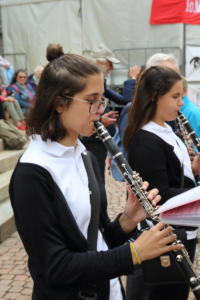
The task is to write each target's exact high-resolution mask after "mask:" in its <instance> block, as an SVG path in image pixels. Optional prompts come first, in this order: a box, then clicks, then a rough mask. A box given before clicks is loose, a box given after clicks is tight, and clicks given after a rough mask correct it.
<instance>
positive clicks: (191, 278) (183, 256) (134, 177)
mask: <svg viewBox="0 0 200 300" xmlns="http://www.w3.org/2000/svg"><path fill="white" fill-rule="evenodd" d="M94 126H95V128H96V132H97V135H98V137H99V139H100V140H101V141H102V142H103V143H104V144H105V146H106V148H107V150H108V151H109V153H110V155H111V156H112V158H113V159H114V161H115V162H116V165H117V167H118V168H119V170H120V171H121V173H122V176H123V178H124V180H125V182H126V183H127V185H128V186H129V188H130V189H131V190H132V191H133V192H134V193H135V195H137V198H138V200H139V202H140V203H141V205H142V206H143V208H144V210H145V211H146V213H147V215H148V216H149V217H150V219H152V221H153V222H154V223H158V222H160V220H159V217H158V216H157V215H155V212H156V208H155V207H154V206H153V205H152V204H151V202H150V201H149V200H148V193H147V192H146V191H144V190H143V189H142V183H143V180H142V178H141V177H140V176H139V174H138V173H136V172H135V171H133V170H132V169H131V167H130V165H129V164H128V162H127V160H126V159H125V157H124V155H123V154H122V153H121V152H120V151H119V148H118V147H117V145H116V144H115V143H114V141H113V139H112V137H111V136H110V134H109V133H108V131H107V129H106V128H105V127H104V126H103V124H102V123H101V122H99V121H95V122H94ZM166 226H168V225H166ZM180 243H181V241H179V240H175V241H174V244H180ZM181 244H182V243H181ZM171 254H172V257H173V258H174V260H175V262H176V263H177V264H178V266H180V268H181V270H182V272H183V274H184V276H185V279H186V281H187V282H188V284H189V285H190V287H191V289H192V291H193V293H194V295H195V297H196V299H197V300H200V278H199V277H198V276H197V274H196V272H195V270H194V269H193V265H192V262H191V260H190V258H189V255H188V252H187V250H186V248H185V247H184V246H183V248H182V249H181V250H178V251H177V250H176V251H173V252H171ZM178 266H177V267H178Z"/></svg>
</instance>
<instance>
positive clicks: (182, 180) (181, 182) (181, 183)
mask: <svg viewBox="0 0 200 300" xmlns="http://www.w3.org/2000/svg"><path fill="white" fill-rule="evenodd" d="M183 187H184V169H183V164H181V180H180V188H183Z"/></svg>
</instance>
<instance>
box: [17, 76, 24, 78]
mask: <svg viewBox="0 0 200 300" xmlns="http://www.w3.org/2000/svg"><path fill="white" fill-rule="evenodd" d="M18 78H26V76H18Z"/></svg>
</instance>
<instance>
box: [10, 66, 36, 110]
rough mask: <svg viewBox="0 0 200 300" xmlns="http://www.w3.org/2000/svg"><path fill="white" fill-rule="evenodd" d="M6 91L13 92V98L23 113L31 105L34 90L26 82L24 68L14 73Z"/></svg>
mask: <svg viewBox="0 0 200 300" xmlns="http://www.w3.org/2000/svg"><path fill="white" fill-rule="evenodd" d="M7 91H8V92H9V93H10V94H13V96H14V98H15V99H16V100H17V101H18V102H19V104H20V106H21V109H22V111H23V113H24V114H25V115H27V112H28V110H29V108H30V107H31V106H32V103H33V98H34V96H35V91H34V89H33V88H32V86H31V85H30V84H29V83H27V74H26V72H25V71H24V70H22V69H19V70H17V71H16V72H15V73H14V76H13V79H12V81H11V85H9V86H8V88H7Z"/></svg>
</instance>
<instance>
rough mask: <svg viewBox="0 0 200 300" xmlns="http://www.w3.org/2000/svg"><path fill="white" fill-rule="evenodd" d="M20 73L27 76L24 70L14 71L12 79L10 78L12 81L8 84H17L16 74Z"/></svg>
mask: <svg viewBox="0 0 200 300" xmlns="http://www.w3.org/2000/svg"><path fill="white" fill-rule="evenodd" d="M20 72H22V73H25V74H26V75H27V72H26V71H25V70H24V69H18V70H16V71H15V73H14V74H13V77H12V80H11V83H10V84H14V83H16V82H17V76H18V74H19V73H20Z"/></svg>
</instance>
